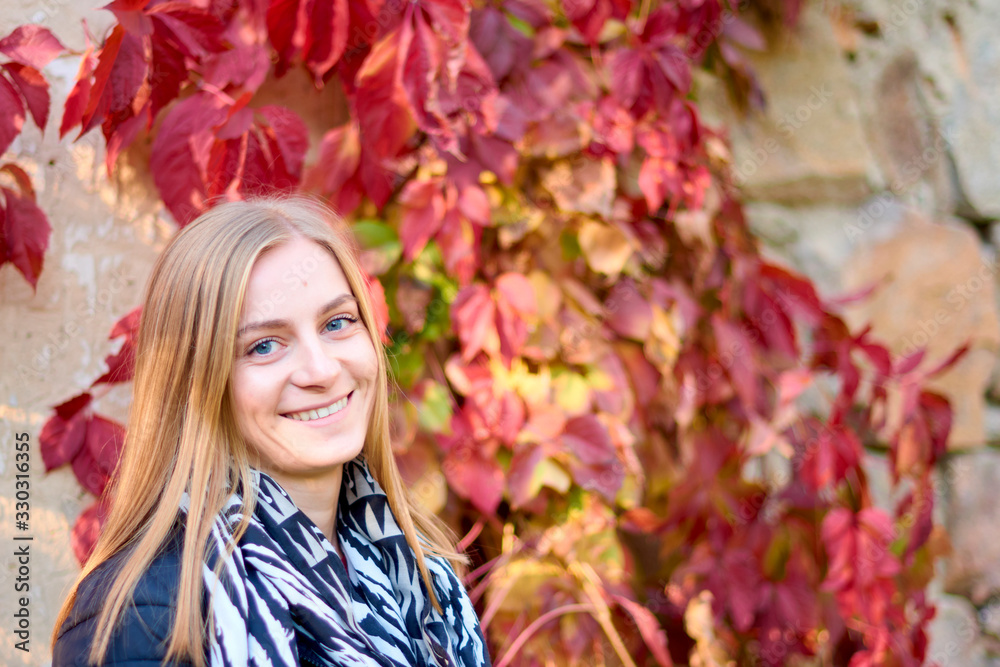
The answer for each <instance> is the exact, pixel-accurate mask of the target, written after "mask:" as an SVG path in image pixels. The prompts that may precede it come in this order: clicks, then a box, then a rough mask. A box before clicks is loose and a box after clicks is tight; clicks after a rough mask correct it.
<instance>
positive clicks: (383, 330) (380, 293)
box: [365, 274, 389, 343]
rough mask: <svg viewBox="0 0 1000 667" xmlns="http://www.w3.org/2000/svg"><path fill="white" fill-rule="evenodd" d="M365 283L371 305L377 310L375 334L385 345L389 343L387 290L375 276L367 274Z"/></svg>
mask: <svg viewBox="0 0 1000 667" xmlns="http://www.w3.org/2000/svg"><path fill="white" fill-rule="evenodd" d="M365 282H366V283H367V286H368V292H369V295H370V297H371V303H372V305H373V306H374V308H375V322H374V326H375V333H377V334H378V336H379V339H380V340H381V341H382V342H383V343H388V342H389V333H388V331H387V329H388V326H389V304H388V303H387V302H386V300H385V288H384V287H382V282H381V281H380V280H379V279H378V278H377V277H375V276H370V275H368V274H365Z"/></svg>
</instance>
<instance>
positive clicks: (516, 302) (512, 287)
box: [496, 272, 538, 360]
mask: <svg viewBox="0 0 1000 667" xmlns="http://www.w3.org/2000/svg"><path fill="white" fill-rule="evenodd" d="M537 309H538V305H537V303H536V302H535V290H534V288H533V287H532V286H531V283H530V282H529V281H528V279H527V278H525V277H524V276H523V275H522V274H520V273H512V272H511V273H505V274H503V275H502V276H500V277H498V278H497V280H496V329H497V332H498V333H499V336H500V354H501V356H502V357H503V358H504V359H505V360H510V359H512V358H513V357H515V356H517V355H518V354H520V353H521V350H522V349H523V347H524V343H525V341H526V340H527V339H528V325H527V322H526V318H527V317H531V316H533V315H534V314H535V313H536V312H537Z"/></svg>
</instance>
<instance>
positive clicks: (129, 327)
mask: <svg viewBox="0 0 1000 667" xmlns="http://www.w3.org/2000/svg"><path fill="white" fill-rule="evenodd" d="M141 317H142V306H136V307H135V308H133V309H132V310H130V311H128V313H127V314H125V315H124V316H123V317H121V318H119V320H118V321H117V322H115V325H114V326H113V327H111V334H110V335H109V336H108V339H109V340H113V339H115V338H119V337H121V336H125V342H126V343H133V344H134V343H135V338H136V336H137V335H138V334H139V320H140V318H141Z"/></svg>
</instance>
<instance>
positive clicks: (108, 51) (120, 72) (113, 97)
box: [80, 25, 148, 134]
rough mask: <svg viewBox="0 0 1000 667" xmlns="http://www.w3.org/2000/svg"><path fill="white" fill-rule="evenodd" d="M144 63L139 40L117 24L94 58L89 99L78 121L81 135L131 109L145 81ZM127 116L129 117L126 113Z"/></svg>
mask: <svg viewBox="0 0 1000 667" xmlns="http://www.w3.org/2000/svg"><path fill="white" fill-rule="evenodd" d="M147 71H148V64H147V62H146V55H145V49H144V47H143V42H142V39H141V38H140V37H137V36H135V35H133V34H130V33H128V32H126V31H125V29H124V28H123V27H122V26H120V25H118V26H115V29H114V30H113V31H112V32H111V36H109V37H108V39H107V41H106V42H105V43H104V46H103V47H102V48H101V52H100V53H99V54H98V57H97V69H96V70H95V71H94V84H93V87H92V88H91V91H90V100H89V101H88V103H87V107H86V110H85V111H84V112H83V118H82V119H81V121H80V122H81V125H82V128H81V134H82V133H86V132H88V131H90V129H91V128H93V127H94V126H96V125H98V124H100V123H102V122H103V121H104V119H105V118H106V117H109V116H119V115H121V116H123V117H125V116H126V114H125V112H126V111H127V110H129V109H131V108H132V106H133V102H134V101H135V98H136V95H137V94H138V93H139V89H140V87H141V86H142V84H143V81H145V79H146V74H147ZM128 115H130V114H128Z"/></svg>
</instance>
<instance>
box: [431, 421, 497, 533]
mask: <svg viewBox="0 0 1000 667" xmlns="http://www.w3.org/2000/svg"><path fill="white" fill-rule="evenodd" d="M477 430H485V429H481V428H480V429H476V428H475V427H474V426H473V423H472V419H471V418H470V413H469V412H468V411H467V410H464V409H463V410H461V411H459V412H457V413H455V414H453V415H452V416H451V435H448V436H443V435H439V436H438V441H439V443H440V445H441V449H443V450H444V452H445V459H444V463H443V464H442V465H441V469H442V471H443V472H444V475H445V478H446V479H447V480H448V484H449V485H450V486H451V487H452V489H454V490H455V493H457V494H458V495H459V496H461V497H463V498H468V499H469V500H470V501H471V502H472V504H473V505H474V506H475V507H476V508H477V509H478V510H479V511H480V512H483V513H484V514H493V513H494V512H496V509H497V506H498V505H499V504H500V499H501V498H502V497H503V488H504V475H503V470H502V469H501V468H500V464H499V463H497V460H496V457H495V456H494V453H495V451H496V449H495V444H491V443H488V442H487V443H484V442H480V441H478V440H477V438H476V431H477Z"/></svg>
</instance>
